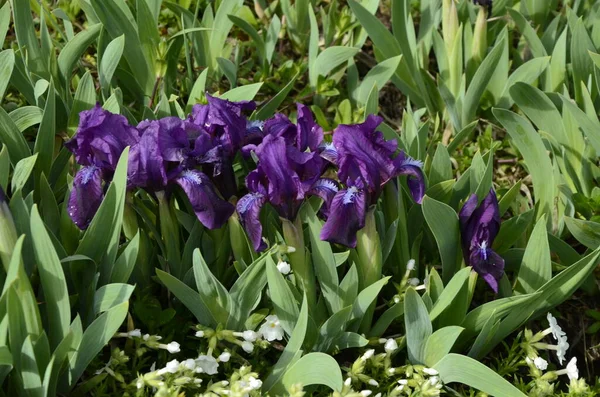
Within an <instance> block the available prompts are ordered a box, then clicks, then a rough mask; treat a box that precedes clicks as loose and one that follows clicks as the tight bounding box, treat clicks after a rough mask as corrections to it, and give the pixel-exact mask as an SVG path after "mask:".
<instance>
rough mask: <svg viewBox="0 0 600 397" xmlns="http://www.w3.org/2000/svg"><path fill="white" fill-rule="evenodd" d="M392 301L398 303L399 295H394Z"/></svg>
mask: <svg viewBox="0 0 600 397" xmlns="http://www.w3.org/2000/svg"><path fill="white" fill-rule="evenodd" d="M394 303H400V297H399V296H398V295H394Z"/></svg>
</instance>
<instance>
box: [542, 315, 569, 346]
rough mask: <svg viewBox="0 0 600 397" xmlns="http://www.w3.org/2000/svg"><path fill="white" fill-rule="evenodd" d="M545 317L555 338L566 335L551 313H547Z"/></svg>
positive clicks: (558, 338)
mask: <svg viewBox="0 0 600 397" xmlns="http://www.w3.org/2000/svg"><path fill="white" fill-rule="evenodd" d="M546 318H547V319H548V324H549V325H550V331H551V332H552V336H553V337H554V339H555V340H560V338H562V337H563V336H565V335H566V334H565V332H564V331H563V330H562V328H561V327H560V325H558V322H557V321H556V318H554V316H553V315H552V314H550V313H548V314H547V315H546Z"/></svg>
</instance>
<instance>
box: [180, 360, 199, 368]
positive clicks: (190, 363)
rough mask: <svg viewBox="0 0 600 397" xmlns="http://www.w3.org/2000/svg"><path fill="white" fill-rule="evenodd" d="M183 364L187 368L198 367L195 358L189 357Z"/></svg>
mask: <svg viewBox="0 0 600 397" xmlns="http://www.w3.org/2000/svg"><path fill="white" fill-rule="evenodd" d="M182 364H183V366H184V367H186V368H187V369H191V370H193V369H195V368H196V360H194V359H193V358H188V359H187V360H185V361H184V362H182Z"/></svg>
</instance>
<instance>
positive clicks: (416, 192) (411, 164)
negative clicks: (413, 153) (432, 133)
mask: <svg viewBox="0 0 600 397" xmlns="http://www.w3.org/2000/svg"><path fill="white" fill-rule="evenodd" d="M398 159H402V160H401V161H400V162H398V161H397V160H398ZM394 162H395V163H396V164H397V166H396V174H398V175H406V176H408V179H407V181H406V183H407V185H408V188H409V190H410V194H411V195H412V197H413V200H415V202H417V203H419V204H421V201H423V196H424V195H425V175H424V174H423V163H422V162H420V161H418V160H414V159H412V158H411V157H408V156H405V155H404V154H403V153H401V154H400V155H399V156H398V157H397V158H396V160H394Z"/></svg>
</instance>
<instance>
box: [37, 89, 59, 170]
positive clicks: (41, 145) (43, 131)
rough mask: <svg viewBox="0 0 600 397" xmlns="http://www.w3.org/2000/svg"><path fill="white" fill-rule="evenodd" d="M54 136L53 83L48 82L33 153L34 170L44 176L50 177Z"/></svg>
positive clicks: (54, 102) (54, 104)
mask: <svg viewBox="0 0 600 397" xmlns="http://www.w3.org/2000/svg"><path fill="white" fill-rule="evenodd" d="M55 135H56V96H55V92H54V82H53V81H51V82H50V88H49V89H48V95H47V97H46V107H45V108H44V115H43V116H42V122H41V123H40V128H39V129H38V133H37V137H36V139H35V146H34V148H33V152H34V153H37V154H38V161H37V163H36V169H37V170H39V171H40V172H43V173H44V174H46V175H50V168H51V167H52V160H53V158H54V139H55Z"/></svg>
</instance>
